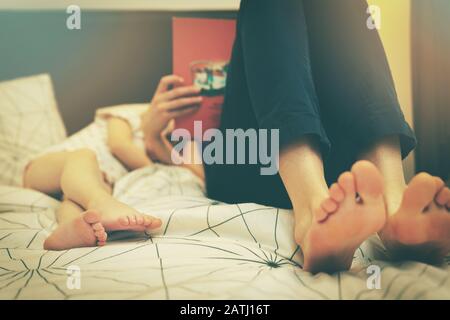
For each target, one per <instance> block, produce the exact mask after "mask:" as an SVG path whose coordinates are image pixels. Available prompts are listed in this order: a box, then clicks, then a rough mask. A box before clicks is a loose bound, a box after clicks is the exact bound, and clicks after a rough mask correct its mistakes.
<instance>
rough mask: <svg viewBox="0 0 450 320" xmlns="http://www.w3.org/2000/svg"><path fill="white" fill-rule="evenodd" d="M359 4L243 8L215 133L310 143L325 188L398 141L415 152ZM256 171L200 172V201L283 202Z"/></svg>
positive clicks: (272, 181) (259, 1)
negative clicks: (383, 141)
mask: <svg viewBox="0 0 450 320" xmlns="http://www.w3.org/2000/svg"><path fill="white" fill-rule="evenodd" d="M367 7H368V5H367V3H366V1H363V0H339V1H336V0H282V1H275V0H243V1H242V2H241V8H240V11H239V15H238V23H237V34H236V40H235V43H234V47H233V52H232V58H231V62H230V68H229V74H228V79H227V87H226V92H225V102H224V106H223V113H222V117H221V127H220V130H222V132H223V133H224V132H225V130H226V129H237V128H242V129H244V130H246V129H249V128H254V129H279V134H280V149H281V150H282V148H283V147H286V146H287V145H289V144H290V143H293V142H295V141H297V140H299V139H300V138H302V136H304V135H313V136H315V137H317V139H318V141H319V142H320V145H321V150H322V155H323V158H324V167H325V172H326V179H327V181H328V182H329V183H332V182H334V181H335V180H336V179H337V177H338V175H339V174H340V173H341V172H343V171H345V170H348V169H349V168H350V167H351V165H352V164H353V163H354V162H355V160H356V159H357V157H358V154H360V153H361V152H362V150H364V149H365V148H367V147H368V146H369V145H371V144H373V143H374V142H376V141H377V140H379V139H380V138H382V137H384V136H387V135H398V136H399V138H400V143H401V152H402V155H403V156H406V155H407V154H408V153H409V152H410V151H411V150H412V149H413V148H414V147H415V144H416V140H415V137H414V134H413V132H412V130H411V129H410V127H409V126H408V124H407V123H406V122H405V119H404V116H403V114H402V111H401V109H400V106H399V102H398V99H397V94H396V91H395V87H394V82H393V79H392V76H391V72H390V69H389V65H388V62H387V59H386V55H385V52H384V49H383V46H382V43H381V40H380V38H379V35H378V32H377V31H376V30H370V29H369V28H368V27H367V24H366V21H367V19H368V14H367V13H366V10H367ZM260 167H261V165H258V164H256V165H237V164H229V165H226V164H213V165H205V172H206V185H207V192H208V196H209V197H211V198H214V199H217V200H221V201H224V202H230V203H236V202H256V203H260V204H265V205H271V206H276V207H281V208H290V207H291V203H290V200H289V197H288V195H287V193H286V190H285V188H284V186H283V183H282V181H281V178H280V176H279V175H273V176H263V175H261V174H260Z"/></svg>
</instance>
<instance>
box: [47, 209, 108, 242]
mask: <svg viewBox="0 0 450 320" xmlns="http://www.w3.org/2000/svg"><path fill="white" fill-rule="evenodd" d="M100 220H101V215H100V213H98V212H96V211H94V210H88V211H86V212H84V213H82V214H81V215H80V216H79V217H78V218H76V219H74V220H72V221H70V222H67V223H64V224H61V225H59V226H58V228H56V229H55V231H53V232H52V234H51V235H50V236H49V237H48V238H47V239H46V240H45V242H44V249H45V250H65V249H71V248H80V247H93V246H95V245H99V246H103V245H104V244H105V243H106V238H107V234H106V232H105V229H104V228H103V226H102V224H101V222H100Z"/></svg>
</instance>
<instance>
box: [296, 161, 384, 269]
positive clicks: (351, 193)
mask: <svg viewBox="0 0 450 320" xmlns="http://www.w3.org/2000/svg"><path fill="white" fill-rule="evenodd" d="M329 193H330V197H329V198H328V199H326V200H324V201H323V202H322V203H321V205H320V206H319V207H317V208H316V209H315V210H314V212H313V218H312V220H311V221H310V223H309V224H305V223H303V224H298V225H296V240H297V243H298V244H299V245H300V246H301V248H302V251H303V256H304V269H305V270H306V271H310V272H312V273H317V272H328V273H332V272H336V271H341V270H347V269H349V268H350V266H351V263H352V259H353V254H354V252H355V250H356V249H357V248H358V247H359V246H360V245H361V243H362V242H363V241H364V240H366V239H367V238H368V237H369V236H370V235H371V234H374V233H376V232H378V231H379V230H380V229H381V228H382V227H383V225H384V223H385V221H386V210H385V204H384V200H383V180H382V176H381V174H380V172H379V171H378V169H377V168H376V167H375V166H374V165H373V164H372V163H370V162H368V161H358V162H356V163H355V164H354V165H353V167H352V169H351V172H345V173H343V174H342V175H341V176H340V177H339V179H338V182H337V183H335V184H333V185H332V186H331V187H330V190H329ZM357 194H358V197H357Z"/></svg>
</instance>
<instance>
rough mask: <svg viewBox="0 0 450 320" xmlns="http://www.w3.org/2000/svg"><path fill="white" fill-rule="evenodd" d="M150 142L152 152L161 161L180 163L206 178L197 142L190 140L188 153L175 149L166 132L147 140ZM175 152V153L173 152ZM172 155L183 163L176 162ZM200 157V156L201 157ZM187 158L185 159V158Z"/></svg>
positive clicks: (186, 148) (203, 178)
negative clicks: (181, 152) (182, 153)
mask: <svg viewBox="0 0 450 320" xmlns="http://www.w3.org/2000/svg"><path fill="white" fill-rule="evenodd" d="M147 143H148V144H149V147H148V148H150V149H151V150H150V153H151V154H153V155H154V156H155V157H156V158H157V159H158V160H159V161H161V162H162V163H165V164H169V165H179V166H181V167H184V168H186V169H189V170H191V171H192V172H193V173H194V174H195V175H196V176H197V177H199V178H200V179H202V180H205V172H204V168H203V164H201V163H202V162H201V155H200V151H199V150H198V147H197V144H196V143H195V142H193V141H191V142H189V143H188V145H187V146H186V147H185V150H186V151H187V152H189V154H186V155H184V156H183V155H180V154H178V153H177V152H175V151H174V148H173V146H172V144H171V143H170V142H169V141H168V140H167V137H166V135H165V134H161V136H160V137H159V138H155V137H154V138H153V139H150V140H148V141H147ZM172 152H173V153H172ZM172 157H177V158H178V161H177V162H179V163H180V162H181V164H175V163H174V162H173V160H174V159H172ZM199 157H200V158H199ZM183 158H185V159H183Z"/></svg>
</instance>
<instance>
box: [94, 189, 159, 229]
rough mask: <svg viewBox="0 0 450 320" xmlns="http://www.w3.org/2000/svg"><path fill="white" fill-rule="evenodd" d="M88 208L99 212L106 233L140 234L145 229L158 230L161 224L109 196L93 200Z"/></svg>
mask: <svg viewBox="0 0 450 320" xmlns="http://www.w3.org/2000/svg"><path fill="white" fill-rule="evenodd" d="M89 208H92V209H95V210H97V211H99V212H101V214H102V220H101V222H102V224H103V226H104V227H105V230H106V231H118V230H130V231H138V232H142V231H145V230H147V229H156V228H159V227H160V226H161V224H162V222H161V220H160V219H157V218H154V217H152V216H149V215H146V214H142V213H140V212H138V211H136V210H134V209H133V208H131V207H129V206H127V205H126V204H123V203H122V202H120V201H117V200H116V199H114V198H113V197H112V196H110V195H107V196H104V197H102V198H98V199H95V201H94V202H92V204H91V205H89Z"/></svg>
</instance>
